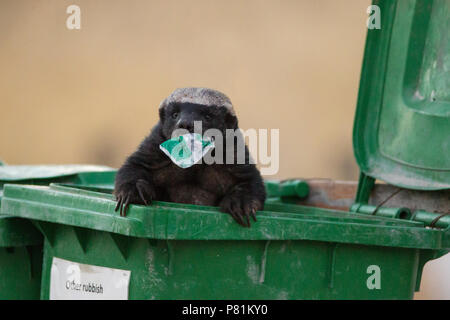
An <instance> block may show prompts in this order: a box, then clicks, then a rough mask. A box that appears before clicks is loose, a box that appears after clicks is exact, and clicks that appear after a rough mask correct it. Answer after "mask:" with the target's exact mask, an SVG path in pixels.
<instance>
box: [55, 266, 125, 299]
mask: <svg viewBox="0 0 450 320" xmlns="http://www.w3.org/2000/svg"><path fill="white" fill-rule="evenodd" d="M130 274H131V271H128V270H120V269H112V268H106V267H98V266H92V265H88V264H82V263H77V262H72V261H68V260H64V259H60V258H56V257H54V258H53V262H52V270H51V274H50V300H127V299H128V285H129V283H130Z"/></svg>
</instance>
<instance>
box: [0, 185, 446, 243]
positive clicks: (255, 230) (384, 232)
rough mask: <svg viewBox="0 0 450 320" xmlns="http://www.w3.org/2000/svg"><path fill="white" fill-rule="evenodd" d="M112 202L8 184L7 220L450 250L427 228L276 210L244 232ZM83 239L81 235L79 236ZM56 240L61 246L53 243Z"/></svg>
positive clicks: (189, 214) (184, 207) (160, 205)
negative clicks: (119, 206)
mask: <svg viewBox="0 0 450 320" xmlns="http://www.w3.org/2000/svg"><path fill="white" fill-rule="evenodd" d="M116 204H117V202H116V201H115V200H114V198H113V195H112V194H110V193H106V192H94V191H89V190H84V189H81V188H76V187H67V186H61V185H57V184H51V185H50V186H26V185H18V184H6V185H5V189H4V195H3V200H2V206H1V211H0V213H2V214H8V215H10V216H16V217H22V218H28V219H32V220H35V221H37V223H40V222H39V221H45V222H49V223H50V224H46V225H45V228H43V229H46V230H47V231H46V232H50V233H49V235H50V238H49V241H50V242H51V241H52V239H51V238H53V236H52V234H53V232H52V231H51V229H52V225H54V224H61V225H65V226H73V227H75V228H74V231H75V232H77V230H78V229H77V228H78V227H80V228H88V229H93V230H99V231H105V232H109V233H114V234H120V235H124V236H131V237H140V238H149V239H167V240H315V241H326V242H338V243H350V244H363V245H377V246H389V247H406V248H419V249H446V248H450V234H449V232H448V230H444V229H430V228H425V227H424V224H423V223H421V222H416V221H408V220H400V219H391V218H386V217H379V216H371V215H364V214H358V213H349V212H345V211H338V210H329V209H319V208H314V207H304V206H299V205H287V204H270V203H267V204H266V205H265V210H264V211H258V215H257V220H258V221H257V222H254V223H253V224H252V227H251V228H243V227H241V226H240V225H238V224H237V223H236V222H235V221H234V220H233V219H232V217H231V216H230V215H228V214H225V213H222V212H220V211H219V209H218V208H217V207H209V206H199V205H188V204H179V203H169V202H154V203H153V204H152V205H151V206H140V205H130V207H129V208H128V211H127V217H121V216H120V214H119V213H118V212H115V210H114V209H115V206H116ZM80 236H83V235H82V232H81V233H80ZM53 240H54V239H53Z"/></svg>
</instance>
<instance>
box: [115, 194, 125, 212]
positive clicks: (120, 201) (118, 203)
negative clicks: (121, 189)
mask: <svg viewBox="0 0 450 320" xmlns="http://www.w3.org/2000/svg"><path fill="white" fill-rule="evenodd" d="M122 199H123V198H122V197H120V196H119V197H118V199H117V205H116V208H115V209H114V211H117V210H119V208H120V207H121V206H122Z"/></svg>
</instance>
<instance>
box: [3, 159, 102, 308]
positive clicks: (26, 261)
mask: <svg viewBox="0 0 450 320" xmlns="http://www.w3.org/2000/svg"><path fill="white" fill-rule="evenodd" d="M93 170H94V171H105V170H108V171H109V170H110V168H106V167H103V166H101V167H100V166H82V165H75V166H8V165H3V164H0V207H1V200H2V196H3V186H4V184H5V183H8V184H11V183H14V184H27V185H30V184H31V185H48V184H50V183H51V182H61V183H62V182H72V183H82V182H83V183H86V184H89V182H92V183H94V182H95V181H93V180H86V179H85V178H84V176H83V175H82V174H81V176H79V175H78V173H81V172H89V171H93ZM98 174H99V175H103V176H105V174H106V175H107V174H108V173H107V172H101V173H98ZM89 179H96V178H95V174H91V175H89ZM96 180H97V181H96V182H95V183H99V182H101V181H102V179H98V177H97V179H96ZM42 245H43V237H42V234H41V233H40V232H39V230H38V229H36V228H35V227H34V226H33V224H32V223H31V222H30V221H29V220H26V219H21V218H15V217H10V216H8V215H0V300H4V299H39V296H40V290H41V286H40V284H41V271H42V254H43V249H42Z"/></svg>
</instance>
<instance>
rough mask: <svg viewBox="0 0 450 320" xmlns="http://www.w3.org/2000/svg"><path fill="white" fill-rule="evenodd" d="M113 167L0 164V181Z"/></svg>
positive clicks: (71, 173) (67, 174) (47, 177)
mask: <svg viewBox="0 0 450 320" xmlns="http://www.w3.org/2000/svg"><path fill="white" fill-rule="evenodd" d="M113 170H114V169H113V168H110V167H107V166H98V165H81V164H70V165H12V166H11V165H3V166H0V181H3V182H8V181H20V180H29V179H49V178H56V177H63V176H70V175H74V174H78V173H83V172H103V171H113Z"/></svg>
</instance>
